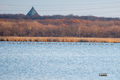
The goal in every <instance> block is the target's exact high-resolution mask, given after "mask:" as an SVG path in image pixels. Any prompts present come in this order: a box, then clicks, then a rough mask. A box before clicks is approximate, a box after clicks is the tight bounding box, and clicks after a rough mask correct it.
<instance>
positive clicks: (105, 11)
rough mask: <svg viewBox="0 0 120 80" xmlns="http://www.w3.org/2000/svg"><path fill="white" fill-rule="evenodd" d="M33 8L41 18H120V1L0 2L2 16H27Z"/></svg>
mask: <svg viewBox="0 0 120 80" xmlns="http://www.w3.org/2000/svg"><path fill="white" fill-rule="evenodd" d="M32 6H34V8H35V9H36V11H37V12H38V13H39V15H41V16H43V15H70V14H73V15H78V16H88V15H93V16H98V17H120V0H0V14H27V13H28V11H29V10H30V9H31V7H32Z"/></svg>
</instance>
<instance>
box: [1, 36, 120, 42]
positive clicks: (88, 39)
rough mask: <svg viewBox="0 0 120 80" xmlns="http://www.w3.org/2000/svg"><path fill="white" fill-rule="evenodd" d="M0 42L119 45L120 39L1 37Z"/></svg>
mask: <svg viewBox="0 0 120 80" xmlns="http://www.w3.org/2000/svg"><path fill="white" fill-rule="evenodd" d="M0 41H35V42H107V43H120V38H84V37H82V38H79V37H12V36H10V37H3V36H0Z"/></svg>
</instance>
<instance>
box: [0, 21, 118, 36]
mask: <svg viewBox="0 0 120 80" xmlns="http://www.w3.org/2000/svg"><path fill="white" fill-rule="evenodd" d="M0 36H28V37H101V38H120V21H99V20H96V21H90V20H81V19H70V20H67V19H55V20H51V19H45V20H31V19H28V20H24V19H0Z"/></svg>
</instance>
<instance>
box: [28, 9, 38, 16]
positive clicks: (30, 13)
mask: <svg viewBox="0 0 120 80" xmlns="http://www.w3.org/2000/svg"><path fill="white" fill-rule="evenodd" d="M27 15H39V14H38V13H37V11H36V10H35V9H34V7H32V8H31V10H30V11H29V12H28V13H27Z"/></svg>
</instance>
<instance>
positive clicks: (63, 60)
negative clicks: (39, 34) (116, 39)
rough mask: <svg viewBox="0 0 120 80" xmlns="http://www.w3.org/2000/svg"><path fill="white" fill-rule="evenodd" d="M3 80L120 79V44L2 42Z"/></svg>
mask: <svg viewBox="0 0 120 80" xmlns="http://www.w3.org/2000/svg"><path fill="white" fill-rule="evenodd" d="M99 73H107V76H104V77H100V76H99ZM0 80H120V44H119V43H77V42H76V43H74V42H0Z"/></svg>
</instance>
